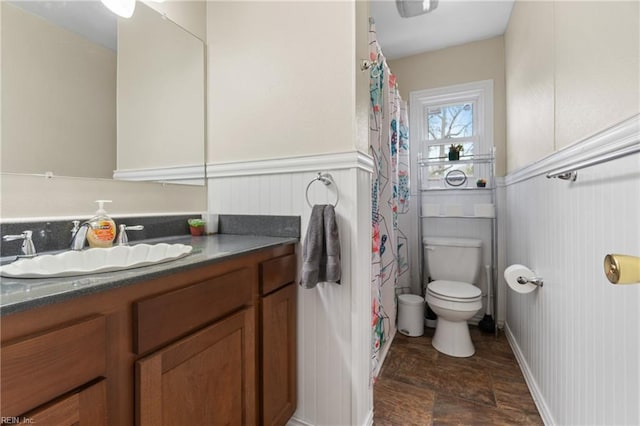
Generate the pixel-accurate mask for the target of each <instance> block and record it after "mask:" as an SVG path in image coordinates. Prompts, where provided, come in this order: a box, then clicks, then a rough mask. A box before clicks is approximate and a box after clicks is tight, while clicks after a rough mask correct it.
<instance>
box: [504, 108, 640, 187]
mask: <svg viewBox="0 0 640 426" xmlns="http://www.w3.org/2000/svg"><path fill="white" fill-rule="evenodd" d="M639 145H640V114H636V115H634V116H632V117H630V118H628V119H626V120H623V121H621V122H620V123H618V124H616V125H614V126H611V127H609V128H607V129H605V130H603V131H601V132H598V133H596V134H594V135H592V136H589V137H588V138H585V139H582V140H580V141H578V142H576V143H574V144H572V145H569V146H567V147H565V148H562V149H560V150H558V151H556V152H554V153H552V154H549V155H547V156H546V157H544V158H542V159H540V160H538V161H535V162H533V163H531V164H529V165H527V166H525V167H522V168H521V169H518V170H515V171H514V172H512V173H509V174H508V175H507V176H506V177H505V183H506V185H507V186H509V185H513V184H514V183H517V182H521V181H524V180H527V179H531V178H533V177H536V176H540V175H544V174H546V173H548V172H551V171H554V170H559V169H569V168H571V167H572V166H577V165H579V164H580V163H584V162H586V161H596V160H598V159H600V158H602V159H605V158H606V157H607V156H608V155H609V154H610V153H611V152H613V151H623V150H627V149H630V148H632V147H637V146H639Z"/></svg>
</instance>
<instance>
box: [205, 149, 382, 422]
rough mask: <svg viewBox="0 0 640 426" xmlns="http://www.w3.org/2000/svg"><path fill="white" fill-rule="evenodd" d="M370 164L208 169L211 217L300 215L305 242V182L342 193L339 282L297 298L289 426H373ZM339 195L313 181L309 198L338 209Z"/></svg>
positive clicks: (317, 160) (311, 162) (316, 162)
mask: <svg viewBox="0 0 640 426" xmlns="http://www.w3.org/2000/svg"><path fill="white" fill-rule="evenodd" d="M372 165H373V162H372V160H371V158H370V157H369V156H367V155H364V154H362V153H358V152H351V153H342V154H330V155H319V156H306V157H296V158H284V159H279V160H266V161H250V162H243V163H232V164H220V165H216V164H209V165H207V176H208V204H209V206H208V209H209V213H219V214H255V215H295V216H300V217H301V220H302V237H301V242H302V241H303V240H304V235H305V233H306V229H307V224H308V222H309V217H310V214H311V208H310V207H309V206H308V205H307V202H306V200H305V188H306V187H307V184H308V183H309V182H310V181H311V180H312V179H314V178H315V177H316V175H317V173H318V172H329V173H330V174H331V175H332V176H333V178H334V181H335V183H336V185H335V186H337V189H338V190H339V191H340V201H339V203H338V206H337V208H336V214H337V216H338V228H339V232H340V244H341V255H342V256H341V257H342V280H341V284H340V285H337V284H329V283H323V284H319V285H318V287H316V288H315V289H312V290H305V289H302V288H299V292H298V408H297V411H296V413H295V414H294V417H293V419H292V420H291V422H290V423H291V424H298V425H370V424H371V423H372V416H373V393H372V388H371V387H370V384H369V371H370V357H371V355H370V346H371V291H370V282H371V280H370V270H371V169H372ZM334 190H335V188H333V186H332V187H325V186H324V185H322V184H321V183H320V182H316V183H314V184H313V185H311V187H310V189H309V199H310V201H311V203H312V204H313V203H317V204H326V203H331V204H333V203H334V201H335V193H334V192H333V191H334ZM301 247H302V245H301V244H300V245H299V246H298V248H299V249H298V256H299V258H300V260H299V265H301ZM298 276H299V273H298Z"/></svg>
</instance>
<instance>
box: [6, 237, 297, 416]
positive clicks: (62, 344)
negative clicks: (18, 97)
mask: <svg viewBox="0 0 640 426" xmlns="http://www.w3.org/2000/svg"><path fill="white" fill-rule="evenodd" d="M183 238H187V237H183ZM187 240H188V241H190V243H191V244H192V245H193V246H194V253H193V254H192V255H190V256H188V257H186V258H183V259H180V260H177V261H174V262H171V263H167V264H164V265H156V266H152V267H147V268H140V269H137V270H129V271H122V272H117V273H108V274H99V275H95V276H89V277H75V278H67V279H52V280H50V281H51V282H49V281H48V280H38V281H33V280H27V279H22V280H10V279H3V286H5V285H6V286H21V285H22V286H25V285H30V288H29V289H26V290H25V289H22V292H21V291H19V290H18V289H16V290H15V292H14V293H10V294H3V302H2V303H3V307H2V321H1V331H2V334H1V337H2V346H1V355H2V356H1V363H2V375H1V378H0V381H1V383H0V385H1V389H2V398H1V412H2V416H3V418H4V419H6V418H8V417H18V419H20V420H22V421H23V422H33V423H37V424H47V425H63V424H64V425H71V424H76V423H79V424H81V425H82V424H86V425H92V426H93V425H100V424H104V425H112V424H113V425H115V424H117V425H127V424H139V425H153V426H156V425H161V424H166V425H176V424H235V425H241V424H242V425H254V424H265V425H284V424H286V422H287V421H288V420H289V418H290V417H291V415H292V414H293V412H294V411H295V408H296V364H297V362H296V289H297V285H296V283H295V278H296V263H297V260H296V254H295V242H296V240H295V239H292V238H276V237H253V236H235V235H218V236H209V237H201V238H194V239H190V238H187ZM29 283H32V284H29ZM47 286H49V289H56V290H49V292H48V293H47V289H46V287H47ZM8 288H12V287H8ZM60 289H63V291H61V290H60Z"/></svg>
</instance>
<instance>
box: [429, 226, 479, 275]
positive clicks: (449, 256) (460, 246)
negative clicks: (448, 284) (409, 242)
mask: <svg viewBox="0 0 640 426" xmlns="http://www.w3.org/2000/svg"><path fill="white" fill-rule="evenodd" d="M422 243H423V244H424V257H425V259H424V260H425V262H426V264H427V267H428V269H429V276H430V277H431V279H432V280H448V281H461V282H465V283H471V284H475V283H477V279H478V275H479V273H480V263H481V262H482V240H476V239H471V238H448V237H447V238H443V237H425V238H424V239H423V241H422Z"/></svg>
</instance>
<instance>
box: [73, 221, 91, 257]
mask: <svg viewBox="0 0 640 426" xmlns="http://www.w3.org/2000/svg"><path fill="white" fill-rule="evenodd" d="M89 226H90V225H89V222H84V223H83V224H82V225H81V224H80V221H79V220H74V221H73V229H72V230H71V244H70V249H71V250H75V251H80V250H82V249H83V248H84V243H85V241H86V240H87V231H89Z"/></svg>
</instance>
